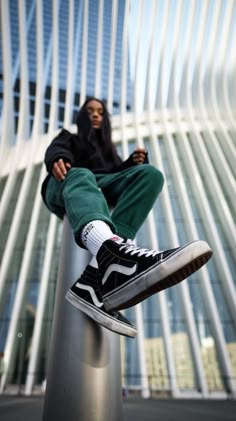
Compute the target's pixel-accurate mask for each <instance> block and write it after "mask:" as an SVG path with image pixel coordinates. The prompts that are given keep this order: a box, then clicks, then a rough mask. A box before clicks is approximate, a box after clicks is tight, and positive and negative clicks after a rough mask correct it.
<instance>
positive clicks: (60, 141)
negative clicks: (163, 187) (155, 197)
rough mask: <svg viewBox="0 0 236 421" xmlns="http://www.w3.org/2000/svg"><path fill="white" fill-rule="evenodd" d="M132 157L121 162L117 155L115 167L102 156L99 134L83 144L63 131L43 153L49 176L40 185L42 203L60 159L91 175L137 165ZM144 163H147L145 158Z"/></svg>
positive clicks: (118, 170)
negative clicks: (85, 170)
mask: <svg viewBox="0 0 236 421" xmlns="http://www.w3.org/2000/svg"><path fill="white" fill-rule="evenodd" d="M132 155H133V154H131V155H130V156H129V158H128V159H127V160H126V161H123V162H122V160H121V158H120V157H119V156H118V155H117V157H118V162H120V164H119V165H117V164H115V163H114V159H112V157H107V156H104V153H103V149H102V146H101V144H100V142H99V133H97V136H96V141H95V142H91V141H90V142H89V141H88V142H87V143H86V144H85V143H84V142H82V141H81V140H80V138H79V136H78V135H77V134H72V133H70V132H69V131H67V130H65V129H63V130H62V131H61V132H60V133H59V134H58V136H57V137H55V139H53V141H52V143H51V144H50V145H49V147H48V148H47V150H46V153H45V159H44V162H45V165H46V168H47V171H48V173H49V174H48V176H47V177H46V179H45V180H44V182H43V184H42V190H41V193H42V196H43V199H44V201H45V192H46V188H47V183H48V180H49V177H51V176H52V175H51V172H52V168H53V164H54V162H56V161H58V160H59V159H60V158H62V159H63V161H64V162H65V163H66V162H69V163H70V165H71V167H81V168H88V169H89V170H91V171H92V172H93V173H114V172H120V171H123V170H125V169H126V168H129V167H132V166H134V165H137V164H136V163H135V162H134V161H133V159H132ZM144 163H145V164H147V163H148V157H147V156H146V158H145V161H144Z"/></svg>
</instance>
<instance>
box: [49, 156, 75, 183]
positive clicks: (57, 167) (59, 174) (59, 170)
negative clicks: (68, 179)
mask: <svg viewBox="0 0 236 421" xmlns="http://www.w3.org/2000/svg"><path fill="white" fill-rule="evenodd" d="M70 168H71V165H70V163H69V162H66V163H65V162H64V161H63V159H59V161H57V162H54V164H53V167H52V175H53V177H54V178H55V179H56V180H57V181H62V180H64V179H65V176H66V174H67V171H68V170H69V169H70Z"/></svg>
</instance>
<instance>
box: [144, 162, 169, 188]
mask: <svg viewBox="0 0 236 421" xmlns="http://www.w3.org/2000/svg"><path fill="white" fill-rule="evenodd" d="M141 168H142V170H143V173H144V175H145V178H146V180H147V183H148V186H149V188H150V187H151V188H153V189H154V190H157V192H158V193H159V192H160V191H161V190H162V188H163V185H164V181H165V179H164V175H163V174H162V172H161V171H160V170H159V169H158V168H156V167H154V165H150V164H147V165H142V167H141Z"/></svg>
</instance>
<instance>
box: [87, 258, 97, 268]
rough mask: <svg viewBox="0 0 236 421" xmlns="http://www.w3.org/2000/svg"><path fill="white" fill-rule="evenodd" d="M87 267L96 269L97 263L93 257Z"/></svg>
mask: <svg viewBox="0 0 236 421" xmlns="http://www.w3.org/2000/svg"><path fill="white" fill-rule="evenodd" d="M89 266H92V267H93V268H94V269H98V262H97V259H96V257H95V256H93V257H92V259H91V260H90V262H89Z"/></svg>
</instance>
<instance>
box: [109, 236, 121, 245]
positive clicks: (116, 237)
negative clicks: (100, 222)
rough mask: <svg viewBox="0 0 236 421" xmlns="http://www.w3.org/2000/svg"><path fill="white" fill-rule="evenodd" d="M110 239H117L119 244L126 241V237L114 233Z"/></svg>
mask: <svg viewBox="0 0 236 421" xmlns="http://www.w3.org/2000/svg"><path fill="white" fill-rule="evenodd" d="M110 240H112V241H115V242H116V243H118V244H121V243H123V242H124V239H123V238H121V237H118V235H113V237H111V238H110Z"/></svg>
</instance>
